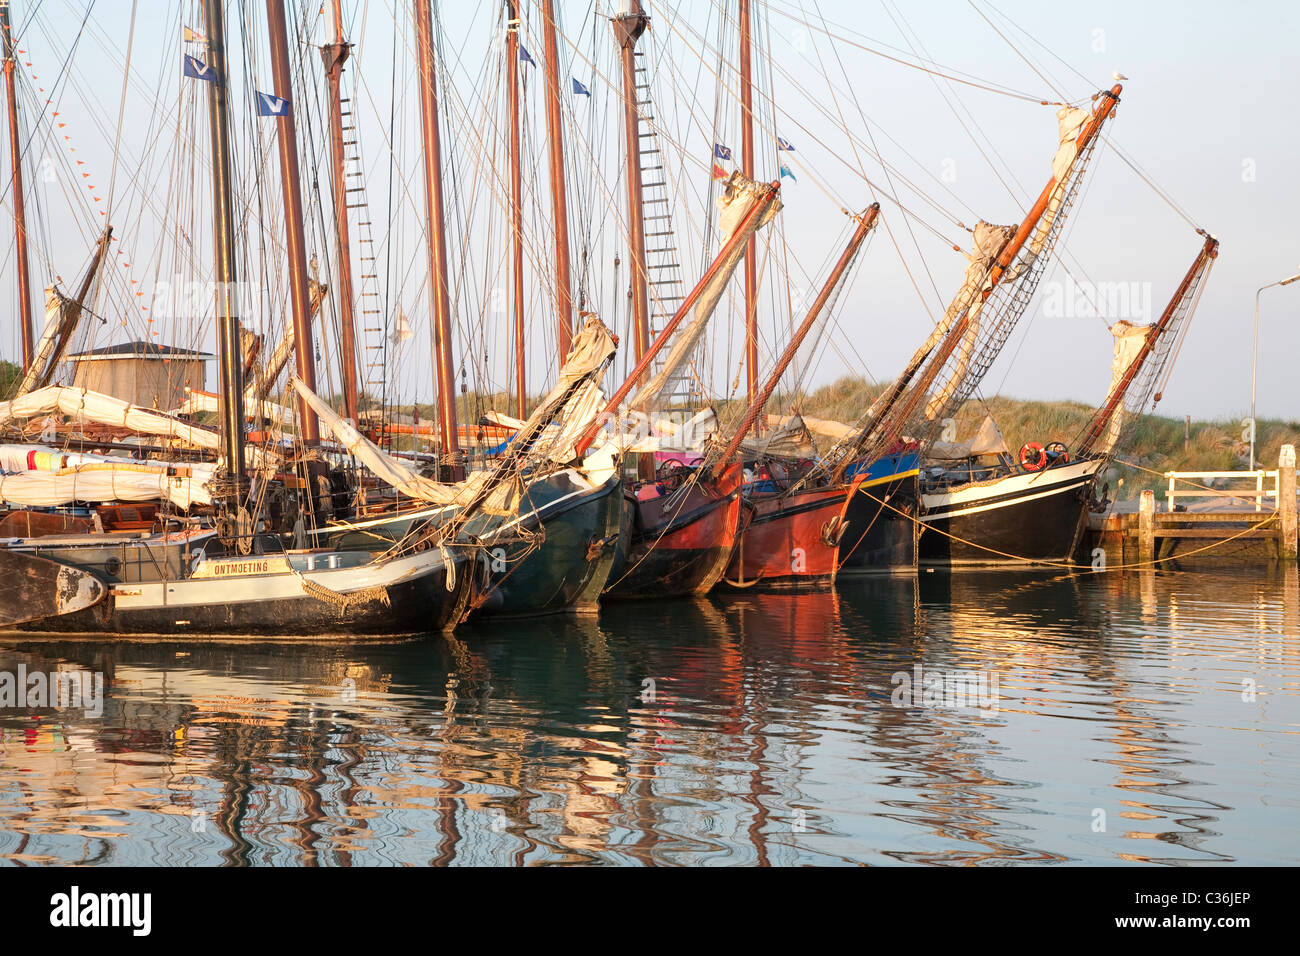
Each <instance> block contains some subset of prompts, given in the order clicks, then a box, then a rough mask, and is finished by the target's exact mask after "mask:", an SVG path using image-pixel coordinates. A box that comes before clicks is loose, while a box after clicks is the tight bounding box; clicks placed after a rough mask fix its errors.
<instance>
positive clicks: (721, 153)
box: [713, 143, 731, 162]
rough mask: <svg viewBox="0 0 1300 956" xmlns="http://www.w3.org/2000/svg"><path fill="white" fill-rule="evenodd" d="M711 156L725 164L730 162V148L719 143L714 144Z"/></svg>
mask: <svg viewBox="0 0 1300 956" xmlns="http://www.w3.org/2000/svg"><path fill="white" fill-rule="evenodd" d="M713 155H714V156H715V157H716V158H717V159H725V160H726V161H727V162H731V147H730V146H723V145H722V144H721V143H714V144H713Z"/></svg>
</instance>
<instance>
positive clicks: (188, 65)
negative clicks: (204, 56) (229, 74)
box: [181, 53, 217, 83]
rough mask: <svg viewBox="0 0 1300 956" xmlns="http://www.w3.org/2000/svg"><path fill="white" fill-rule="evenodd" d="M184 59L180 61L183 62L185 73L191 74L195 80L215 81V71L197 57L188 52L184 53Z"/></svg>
mask: <svg viewBox="0 0 1300 956" xmlns="http://www.w3.org/2000/svg"><path fill="white" fill-rule="evenodd" d="M184 57H185V59H184V60H182V61H181V62H182V63H184V64H185V75H186V76H191V77H193V78H194V79H196V80H203V81H204V82H205V83H215V82H217V71H216V70H214V69H213V68H212V67H210V66H208V65H207V64H206V63H204V62H203V61H202V60H200V59H198V58H197V57H192V56H190V55H189V54H188V53H186V54H184Z"/></svg>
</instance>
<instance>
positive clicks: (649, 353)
mask: <svg viewBox="0 0 1300 956" xmlns="http://www.w3.org/2000/svg"><path fill="white" fill-rule="evenodd" d="M780 191H781V184H780V183H779V182H776V183H772V184H771V185H770V186H769V187H767V188H766V189H765V190H764V191H763V193H762V194H761V195H760V196H759V198H758V201H757V202H755V203H754V205H753V207H752V208H751V209H750V210H749V212H747V213H745V216H744V218H743V219H741V221H740V223H739V224H737V226H736V228H735V230H734V231H733V232H732V233H731V238H729V239H728V240H727V241H726V242H724V243H723V244H722V248H721V249H719V250H718V254H717V256H715V257H714V259H713V262H712V264H710V266H709V268H708V269H707V270H705V273H704V275H703V276H701V277H700V281H699V282H697V283H696V284H695V288H693V289H691V291H690V292H689V293H687V295H686V298H685V299H683V300H682V303H681V305H679V306H678V307H677V311H676V312H675V313H673V317H672V318H671V319H669V320H668V323H667V324H666V325H665V326H664V327H663V329H662V330H661V331H660V332H659V334H658V335H656V336H655V338H654V341H653V342H651V343H650V348H648V349H646V353H645V355H642V356H641V358H640V359H639V360H638V361H637V363H636V366H635V367H634V368H633V369H632V371H631V372H629V373H628V376H627V378H626V379H624V380H623V384H622V385H620V386H619V387H618V388H617V389H615V391H614V394H613V395H611V396H610V398H609V401H608V402H606V403H605V408H604V410H603V411H602V412H601V413H600V415H599V416H598V417H597V418H596V420H595V421H594V422H592V423H591V424H590V425H588V426H587V430H586V431H585V432H583V433H582V436H581V437H580V438H579V439H578V441H577V442H576V443H575V444H574V446H573V450H574V454H575V456H576V457H581V456H582V455H583V454H584V453H585V452H586V451H587V449H588V448H590V447H591V443H592V442H593V441H595V440H596V433H597V432H599V431H600V427H601V425H603V424H604V423H605V422H607V421H609V420H610V419H612V418H614V417H615V416H617V415H618V412H619V406H621V405H622V404H623V402H624V401H625V400H626V399H627V397H628V395H630V394H631V393H632V389H633V388H635V387H636V386H637V383H638V382H640V381H641V377H642V376H643V375H645V373H646V372H647V371H649V369H650V365H651V363H652V362H654V359H655V356H656V355H658V354H659V353H660V352H661V351H663V349H664V346H665V345H666V344H667V343H668V342H669V341H671V340H672V337H673V334H674V333H675V332H676V331H677V327H678V326H679V325H681V324H682V322H683V320H685V318H686V316H687V315H688V314H689V313H690V311H691V310H692V309H693V308H695V303H696V302H697V301H699V300H700V298H701V297H703V296H704V294H705V292H706V291H707V290H708V289H709V288H710V286H713V285H714V283H715V281H716V280H717V278H718V276H719V275H721V274H723V273H725V276H726V279H730V277H731V274H732V271H731V270H733V269H735V267H736V259H737V258H738V257H739V247H740V245H741V244H742V243H743V242H744V239H742V238H741V237H742V236H745V237H746V238H748V237H749V236H751V235H753V230H754V229H756V228H758V226H759V225H761V224H762V222H763V216H764V215H766V213H767V210H768V207H770V206H771V205H772V203H774V202H776V199H777V195H778V194H779V193H780ZM724 281H725V280H724ZM717 294H719V295H720V294H721V292H720V291H719V292H718V293H717ZM716 302H717V300H716V298H715V299H714V300H713V302H712V303H711V304H710V305H709V310H710V311H712V309H713V306H714V305H715V304H716Z"/></svg>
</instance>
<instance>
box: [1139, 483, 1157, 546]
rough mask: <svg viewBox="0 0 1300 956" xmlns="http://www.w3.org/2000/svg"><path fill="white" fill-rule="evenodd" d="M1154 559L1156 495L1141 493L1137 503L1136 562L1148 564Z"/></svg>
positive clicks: (1149, 492) (1151, 492) (1153, 493)
mask: <svg viewBox="0 0 1300 956" xmlns="http://www.w3.org/2000/svg"><path fill="white" fill-rule="evenodd" d="M1155 559H1156V493H1155V492H1154V491H1150V490H1148V491H1144V492H1142V498H1141V500H1140V502H1139V503H1138V560H1139V561H1140V562H1142V563H1143V564H1150V563H1151V562H1153V561H1154V560H1155Z"/></svg>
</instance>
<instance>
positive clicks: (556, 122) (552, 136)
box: [542, 0, 573, 364]
mask: <svg viewBox="0 0 1300 956" xmlns="http://www.w3.org/2000/svg"><path fill="white" fill-rule="evenodd" d="M542 19H543V20H544V21H545V22H544V23H543V24H542V31H543V33H544V35H545V37H546V136H547V140H548V141H549V144H550V153H551V206H552V207H553V210H552V211H553V213H554V216H555V308H556V312H557V319H558V323H559V324H558V325H557V326H556V343H557V345H558V346H559V352H560V363H561V364H563V362H564V360H565V358H566V357H568V354H569V347H570V345H571V344H572V342H573V287H572V285H571V281H572V280H571V269H570V266H569V200H568V194H567V186H566V184H565V181H564V118H563V116H562V114H561V113H560V51H559V44H558V42H557V41H556V38H555V3H554V0H542Z"/></svg>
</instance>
